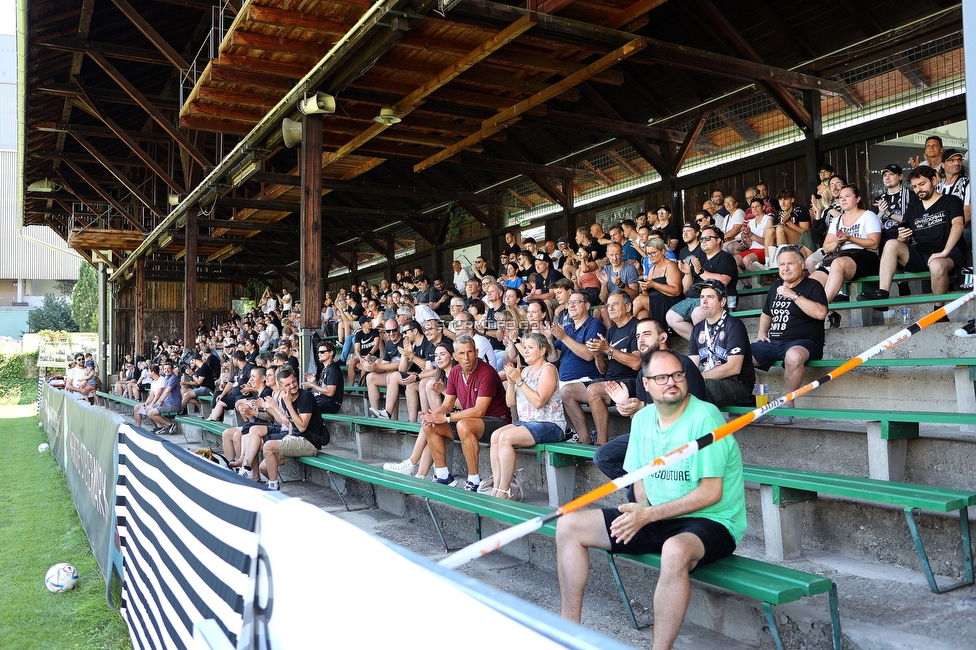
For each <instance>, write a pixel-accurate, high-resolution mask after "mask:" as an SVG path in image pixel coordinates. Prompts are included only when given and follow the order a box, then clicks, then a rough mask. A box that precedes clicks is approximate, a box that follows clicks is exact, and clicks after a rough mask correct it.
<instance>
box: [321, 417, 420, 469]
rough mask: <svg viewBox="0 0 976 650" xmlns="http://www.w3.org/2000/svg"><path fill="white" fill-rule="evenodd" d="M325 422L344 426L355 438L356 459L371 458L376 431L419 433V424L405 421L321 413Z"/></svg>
mask: <svg viewBox="0 0 976 650" xmlns="http://www.w3.org/2000/svg"><path fill="white" fill-rule="evenodd" d="M322 419H323V420H324V421H326V422H333V423H336V424H345V425H346V426H348V427H349V430H350V431H351V432H352V434H353V435H354V436H355V437H356V456H357V457H358V458H372V457H373V445H374V442H375V441H376V433H377V431H378V430H387V431H401V432H405V433H411V434H418V433H420V423H419V422H408V421H406V420H386V419H384V418H374V417H370V416H368V415H344V414H342V413H323V414H322Z"/></svg>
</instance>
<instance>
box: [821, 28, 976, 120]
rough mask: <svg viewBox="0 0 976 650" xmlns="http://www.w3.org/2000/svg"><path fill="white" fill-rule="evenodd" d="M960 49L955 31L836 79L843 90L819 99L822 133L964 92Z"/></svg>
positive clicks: (963, 74) (959, 33) (960, 41)
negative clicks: (836, 94)
mask: <svg viewBox="0 0 976 650" xmlns="http://www.w3.org/2000/svg"><path fill="white" fill-rule="evenodd" d="M962 47H963V39H962V32H956V33H953V34H947V35H946V36H942V37H940V38H936V39H933V40H931V41H927V42H925V43H922V44H920V45H916V46H914V47H911V48H908V49H905V50H902V51H901V52H898V53H897V54H894V55H891V56H886V57H883V58H880V59H877V60H875V61H872V62H870V63H867V64H864V65H862V66H859V67H857V68H852V69H851V70H848V71H845V72H844V73H843V74H839V75H836V76H835V77H834V79H837V80H839V81H843V82H844V84H845V87H844V91H845V92H844V93H842V94H841V95H840V96H838V97H824V98H823V100H822V101H821V111H822V113H823V131H824V133H830V132H832V131H838V130H840V129H844V128H847V127H850V126H854V125H856V124H861V123H863V122H866V121H868V120H875V119H878V118H881V117H885V116H887V115H892V114H895V113H899V112H901V111H905V110H908V109H912V108H918V107H920V106H925V105H926V104H931V103H933V102H936V101H939V100H942V99H948V98H950V97H954V96H956V95H961V94H963V93H964V92H966V76H965V69H964V65H963V49H962Z"/></svg>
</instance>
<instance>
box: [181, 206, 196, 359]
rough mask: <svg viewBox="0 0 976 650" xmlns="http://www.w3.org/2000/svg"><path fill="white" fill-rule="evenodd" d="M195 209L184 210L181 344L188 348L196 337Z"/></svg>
mask: <svg viewBox="0 0 976 650" xmlns="http://www.w3.org/2000/svg"><path fill="white" fill-rule="evenodd" d="M198 234H199V232H198V231H197V211H196V210H192V209H190V210H187V211H186V254H185V255H184V256H183V269H184V282H185V284H186V287H185V292H184V298H183V345H184V346H185V347H186V348H189V347H191V346H193V345H194V344H195V341H196V338H197V236H198Z"/></svg>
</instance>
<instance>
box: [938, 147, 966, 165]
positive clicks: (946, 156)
mask: <svg viewBox="0 0 976 650" xmlns="http://www.w3.org/2000/svg"><path fill="white" fill-rule="evenodd" d="M964 155H965V154H963V152H961V151H959V150H958V149H946V150H945V151H943V152H942V161H943V162H945V161H946V160H949V159H950V158H952V157H953V156H959V157H960V158H962V157H963V156H964Z"/></svg>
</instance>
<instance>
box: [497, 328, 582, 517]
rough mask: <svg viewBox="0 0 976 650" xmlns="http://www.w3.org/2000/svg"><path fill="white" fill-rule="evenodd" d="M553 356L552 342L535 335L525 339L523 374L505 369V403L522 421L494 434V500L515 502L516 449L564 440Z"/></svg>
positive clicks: (564, 427) (537, 333)
mask: <svg viewBox="0 0 976 650" xmlns="http://www.w3.org/2000/svg"><path fill="white" fill-rule="evenodd" d="M551 354H552V345H551V344H550V343H549V340H548V339H547V338H546V337H545V336H544V335H543V334H541V333H539V332H531V333H529V334H526V335H525V336H524V337H523V338H522V356H523V357H524V359H525V363H526V366H525V367H524V368H522V369H521V370H520V369H519V368H516V367H515V366H514V365H511V364H509V365H507V366H505V374H506V375H507V376H508V384H507V389H506V393H505V400H506V402H507V403H508V405H509V406H515V407H516V409H517V411H518V418H519V419H518V420H517V421H516V422H515V423H513V424H508V425H505V426H503V427H501V428H500V429H498V430H497V431H495V432H494V433H493V434H491V452H490V453H491V475H492V477H493V478H492V490H491V496H494V497H498V498H501V499H511V498H512V489H511V486H512V476H513V474H514V473H515V448H516V447H531V446H532V445H537V444H540V443H543V442H558V441H560V440H562V439H563V434H564V432H565V430H566V416H565V414H564V413H563V401H562V398H561V397H560V395H559V373H558V371H557V370H556V367H555V366H554V365H552V364H551V363H549V362H548V361H547V359H548V358H549V356H550V355H551Z"/></svg>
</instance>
